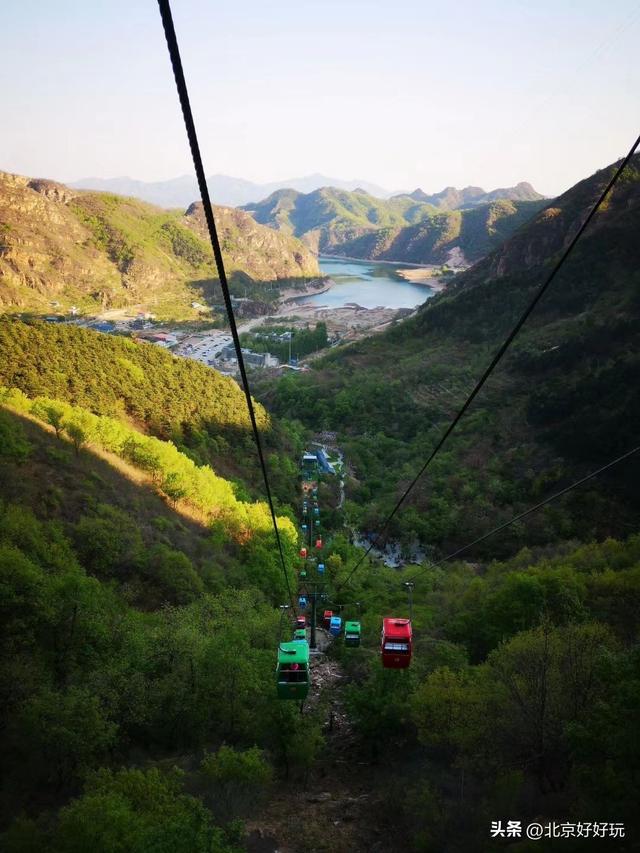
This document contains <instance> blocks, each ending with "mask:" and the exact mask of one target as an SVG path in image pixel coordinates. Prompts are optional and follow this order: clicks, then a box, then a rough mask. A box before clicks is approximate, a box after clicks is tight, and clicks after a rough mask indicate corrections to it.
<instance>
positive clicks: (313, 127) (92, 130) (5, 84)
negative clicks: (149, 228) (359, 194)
mask: <svg viewBox="0 0 640 853" xmlns="http://www.w3.org/2000/svg"><path fill="white" fill-rule="evenodd" d="M173 13H174V18H175V22H176V29H177V32H178V38H179V41H180V44H181V49H182V55H183V62H184V65H185V71H186V75H187V82H188V84H189V87H190V91H191V96H192V104H193V107H194V112H195V117H196V123H197V126H198V130H199V134H200V138H201V146H202V150H203V155H204V161H205V168H206V171H207V173H208V174H212V173H215V172H222V173H225V174H230V175H236V176H241V177H245V178H248V179H250V180H257V181H270V180H281V179H284V178H287V177H293V176H297V175H303V174H308V173H310V172H316V171H317V172H323V173H325V174H328V175H331V176H335V177H340V178H356V177H357V178H362V179H367V180H370V181H374V182H377V183H379V184H382V185H383V186H385V187H387V188H388V189H390V190H394V189H412V188H414V187H416V186H421V187H422V188H423V189H424V190H426V191H436V190H440V189H442V187H443V186H444V185H445V184H453V185H456V186H463V185H466V184H479V185H481V186H484V187H485V188H486V189H490V188H493V187H497V186H507V185H511V184H513V183H515V182H517V181H520V180H529V181H531V182H532V183H533V184H534V186H536V188H537V189H539V190H540V191H541V192H544V193H546V194H555V193H557V192H560V191H561V190H563V189H565V188H567V187H568V186H570V185H572V184H573V183H575V181H576V180H579V179H580V178H582V177H584V176H585V175H587V174H590V173H591V172H593V171H594V170H595V169H597V168H599V167H601V166H604V165H606V164H607V163H609V162H611V161H613V160H615V159H616V158H617V157H619V156H621V155H622V154H624V153H626V151H627V149H628V148H629V146H630V144H631V142H632V139H633V137H634V136H635V135H637V133H638V132H639V131H640V62H639V61H638V45H639V44H640V0H609V2H606V3H605V2H602V0H526V2H525V0H483V2H477V0H457V2H455V3H453V2H447V0H394V2H384V3H383V2H377V0H317V1H316V0H271V2H265V0H242V2H228V0H226V2H220V1H219V0H173ZM0 91H1V92H2V131H1V132H0V169H4V170H7V171H13V172H20V173H23V174H29V175H40V176H48V177H54V178H58V179H61V180H72V179H75V178H80V177H84V176H88V175H97V176H100V177H113V176H116V175H130V176H132V177H136V178H140V179H142V180H160V179H165V178H171V177H175V176H177V175H180V174H185V173H190V172H191V171H192V166H191V160H190V155H189V152H188V147H187V144H186V139H185V134H184V128H183V125H182V118H181V115H180V112H179V108H178V103H177V97H176V93H175V87H174V83H173V78H172V75H171V71H170V66H169V60H168V57H167V51H166V46H165V42H164V36H163V33H162V29H161V24H160V20H159V14H158V11H157V5H156V3H155V2H154V0H57V2H51V0H6V2H5V3H4V4H3V14H2V53H1V55H0Z"/></svg>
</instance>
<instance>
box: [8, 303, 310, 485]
mask: <svg viewBox="0 0 640 853" xmlns="http://www.w3.org/2000/svg"><path fill="white" fill-rule="evenodd" d="M0 385H4V386H6V387H9V388H17V389H18V390H20V391H22V392H23V393H25V394H26V395H27V396H29V397H32V398H33V397H41V396H45V397H49V398H53V399H56V400H59V401H61V402H66V403H71V404H73V405H77V406H81V407H83V408H85V409H88V410H89V411H91V412H93V413H95V414H97V415H107V416H109V417H115V418H120V419H124V420H125V422H126V423H131V424H133V425H134V426H135V427H136V428H138V429H139V430H141V431H142V432H145V433H150V434H152V435H154V436H156V437H157V438H160V439H163V440H170V441H172V442H173V443H174V444H175V445H176V447H178V448H179V449H180V450H182V451H184V452H185V453H186V454H187V455H188V456H189V457H190V458H192V459H193V460H195V461H196V462H197V463H199V464H205V463H208V464H211V465H213V467H214V469H215V470H216V471H217V472H218V473H220V474H222V475H223V476H226V477H231V478H233V479H238V478H239V479H241V480H242V482H243V488H244V489H248V490H249V492H250V493H253V491H254V486H255V485H256V484H257V483H259V472H258V468H257V465H256V460H255V452H254V444H253V438H252V436H251V432H250V423H249V418H248V415H247V411H246V401H245V398H244V394H243V393H242V391H241V390H240V388H239V387H238V385H237V384H236V382H235V381H234V380H233V379H230V378H229V377H226V376H222V375H220V374H219V373H217V372H216V371H213V370H210V369H209V368H207V367H205V366H204V365H203V364H200V363H199V362H197V361H193V360H191V359H181V358H176V357H175V356H172V355H170V354H169V353H167V352H166V351H164V350H162V349H160V348H159V347H155V346H152V345H150V344H146V343H142V344H138V343H135V342H133V341H131V340H128V339H126V338H122V337H114V336H111V335H101V334H98V333H96V332H94V331H91V330H86V329H80V328H77V327H75V326H68V325H56V324H48V323H41V322H37V323H29V324H27V323H22V322H19V321H17V320H14V319H11V318H10V317H5V318H3V319H1V320H0ZM256 415H257V421H258V426H259V427H260V429H261V430H263V431H264V434H265V441H266V443H267V447H268V448H269V449H270V450H271V452H272V455H273V458H274V471H275V474H274V477H275V478H276V488H277V494H278V495H279V496H280V497H281V498H283V499H284V500H290V499H291V481H290V480H289V481H287V476H289V477H290V475H291V462H290V461H289V460H288V453H289V451H290V450H291V449H292V448H293V447H295V449H296V452H297V450H298V446H297V444H296V442H298V441H299V438H298V437H296V432H295V430H294V429H292V428H291V427H290V426H288V425H287V426H286V428H284V429H283V428H282V427H281V425H280V424H279V423H274V422H273V421H272V419H270V418H269V416H268V415H267V413H266V412H265V410H264V409H263V408H262V406H260V405H257V406H256ZM280 471H282V472H283V476H282V477H279V476H278V472H280ZM285 472H288V474H287V473H285ZM287 482H288V485H287Z"/></svg>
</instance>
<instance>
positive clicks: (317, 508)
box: [313, 506, 320, 515]
mask: <svg viewBox="0 0 640 853" xmlns="http://www.w3.org/2000/svg"><path fill="white" fill-rule="evenodd" d="M313 514H314V515H320V509H319V507H317V506H314V508H313Z"/></svg>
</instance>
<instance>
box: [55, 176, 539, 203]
mask: <svg viewBox="0 0 640 853" xmlns="http://www.w3.org/2000/svg"><path fill="white" fill-rule="evenodd" d="M207 184H208V187H209V193H210V194H211V200H212V201H213V202H214V204H222V205H226V206H227V207H243V206H245V205H248V204H256V203H257V202H259V201H262V200H263V199H266V198H267V197H268V196H270V195H272V194H273V193H274V192H277V191H278V190H295V191H296V192H299V193H312V192H315V191H316V190H319V189H323V188H334V189H338V190H346V191H349V192H352V191H357V192H358V191H359V192H364V193H367V194H368V195H370V196H373V197H374V198H379V199H388V198H391V197H401V198H404V197H408V198H409V199H412V200H413V201H420V202H425V203H426V204H431V205H433V206H434V207H438V208H442V209H444V210H457V209H459V208H466V207H476V206H477V205H479V204H485V203H486V202H490V201H495V200H496V199H502V198H504V199H509V200H511V201H534V200H537V199H541V198H543V196H541V195H540V193H538V192H536V191H535V190H534V188H533V187H532V186H531V184H529V183H526V182H522V183H519V184H518V185H517V186H515V187H506V188H504V189H497V190H490V191H489V192H486V191H485V190H483V189H482V188H481V187H465V188H464V189H461V190H458V189H456V188H455V187H445V189H443V190H442V192H439V193H434V194H433V195H429V194H427V193H425V192H423V190H421V189H420V188H419V187H418V189H415V190H414V191H413V192H411V193H409V192H400V193H391V192H389V191H388V190H385V189H384V188H383V187H381V186H378V185H377V184H373V183H371V182H370V181H363V180H359V179H358V180H356V179H354V180H352V181H343V180H341V179H340V178H331V177H328V176H327V175H321V174H319V173H316V174H313V175H305V176H304V177H302V178H287V180H284V181H271V182H270V183H266V184H257V183H254V182H253V181H247V180H245V179H244V178H234V177H230V176H229V175H211V176H210V177H209V178H208V179H207ZM67 186H69V187H73V188H74V189H84V190H101V191H102V192H110V193H115V194H116V195H124V196H134V197H135V198H139V199H141V200H142V201H148V202H150V203H151V204H157V205H159V206H160V207H169V208H172V207H182V208H185V207H188V206H189V205H190V204H191V202H193V201H196V200H197V199H199V198H200V192H199V190H198V184H197V182H196V179H195V177H193V176H192V175H182V176H181V177H179V178H171V179H170V180H168V181H139V180H137V179H136V178H128V177H121V178H81V179H80V180H78V181H71V182H67Z"/></svg>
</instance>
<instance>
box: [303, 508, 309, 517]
mask: <svg viewBox="0 0 640 853" xmlns="http://www.w3.org/2000/svg"><path fill="white" fill-rule="evenodd" d="M308 512H309V510H308V509H307V508H306V506H303V507H302V514H303V515H306V514H307V513H308Z"/></svg>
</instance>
